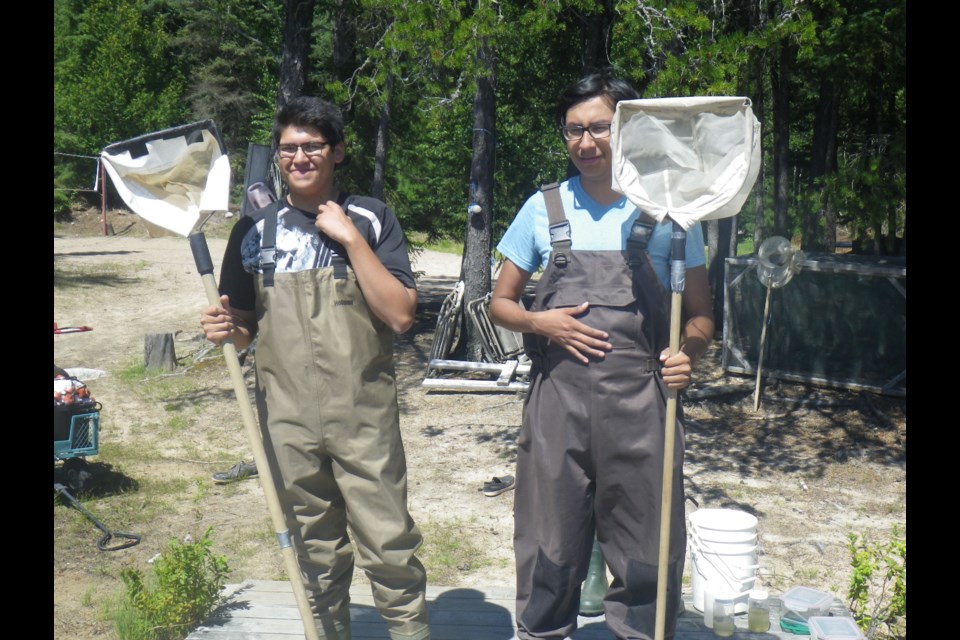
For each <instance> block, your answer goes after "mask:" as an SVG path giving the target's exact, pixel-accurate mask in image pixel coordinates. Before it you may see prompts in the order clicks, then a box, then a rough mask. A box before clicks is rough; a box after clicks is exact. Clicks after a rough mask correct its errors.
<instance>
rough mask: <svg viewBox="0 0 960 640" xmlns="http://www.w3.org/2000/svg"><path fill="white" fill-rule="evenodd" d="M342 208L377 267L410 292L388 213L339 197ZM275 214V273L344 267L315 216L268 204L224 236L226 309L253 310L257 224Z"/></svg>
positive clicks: (374, 204)
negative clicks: (271, 211) (334, 264)
mask: <svg viewBox="0 0 960 640" xmlns="http://www.w3.org/2000/svg"><path fill="white" fill-rule="evenodd" d="M337 204H339V205H340V206H341V207H343V210H344V211H346V213H347V215H348V216H349V217H350V219H351V220H352V221H353V223H354V225H356V227H357V229H358V230H359V231H360V233H361V235H363V236H364V237H365V238H366V239H367V242H369V243H370V248H371V249H373V252H374V253H375V254H376V255H377V257H378V258H380V262H382V263H383V266H384V267H386V268H387V271H389V272H390V273H391V274H393V275H394V276H395V277H396V278H397V279H398V280H399V281H400V282H402V283H403V285H404V286H405V287H408V288H411V289H413V288H416V281H415V280H414V277H413V269H412V268H411V267H410V257H409V256H408V255H407V244H406V240H405V239H404V237H403V230H402V229H401V228H400V223H399V221H398V220H397V217H396V215H394V213H393V211H391V210H390V208H389V207H388V206H387V205H386V204H384V203H383V202H381V201H379V200H377V199H376V198H370V197H366V196H354V195H349V194H341V195H340V197H339V198H338V199H337ZM271 207H274V208H277V209H278V214H277V239H276V254H275V257H274V261H275V263H276V273H288V272H295V271H305V270H307V269H317V268H320V267H327V266H330V264H331V261H332V259H333V257H334V256H335V255H338V256H341V257H342V258H343V259H344V260H346V262H347V264H350V259H349V257H348V256H347V252H346V250H344V248H343V246H342V245H340V243H338V242H335V241H334V240H332V239H330V238H329V237H327V235H326V234H323V233H320V232H319V231H318V230H317V229H316V227H314V220H315V219H316V214H313V213H309V212H307V211H303V210H301V209H297V208H295V207H293V206H291V205H289V204H287V203H286V202H282V201H281V202H274V203H273V204H270V205H267V207H265V208H263V209H260V210H258V211H255V212H253V213H252V214H250V215H249V216H245V217H243V218H241V219H240V220H238V221H237V224H235V225H234V227H233V230H232V231H231V233H230V240H229V241H228V242H227V250H226V252H225V253H224V255H223V266H222V267H221V270H220V293H221V294H225V295H228V296H230V306H231V307H234V308H236V309H241V310H244V311H252V310H253V309H254V308H255V307H256V291H255V288H254V275H255V274H258V273H260V272H261V269H260V238H261V236H262V233H263V219H264V215H265V214H266V212H267V211H268V210H269V209H270V208H271Z"/></svg>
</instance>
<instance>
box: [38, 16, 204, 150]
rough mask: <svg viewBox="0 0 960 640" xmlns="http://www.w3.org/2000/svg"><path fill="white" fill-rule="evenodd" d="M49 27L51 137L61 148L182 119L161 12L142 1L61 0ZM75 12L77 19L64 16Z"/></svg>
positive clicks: (178, 77) (93, 146)
mask: <svg viewBox="0 0 960 640" xmlns="http://www.w3.org/2000/svg"><path fill="white" fill-rule="evenodd" d="M55 8H56V9H57V11H55V15H57V16H59V17H60V19H59V20H58V21H55V26H56V27H58V28H60V29H64V30H65V32H63V31H62V32H59V33H58V32H55V33H54V53H55V55H57V56H58V57H56V58H55V59H54V73H53V79H54V82H53V84H54V101H53V102H54V107H53V109H54V132H55V136H54V140H55V145H56V146H57V147H58V149H57V150H58V151H66V152H72V153H84V154H97V153H99V151H100V150H101V149H102V148H103V147H104V146H106V145H108V144H110V143H112V142H117V141H119V140H123V139H126V138H129V137H133V136H137V135H141V134H144V133H148V132H150V131H154V130H157V129H162V128H164V127H169V126H173V125H177V124H182V119H183V118H184V117H185V116H186V115H187V111H186V109H185V106H184V103H183V101H182V95H183V78H182V73H181V70H180V69H179V67H178V65H177V64H176V62H175V60H174V59H173V58H172V56H171V54H170V51H169V50H168V48H167V47H168V41H169V36H168V34H167V32H166V30H165V27H166V25H165V23H164V17H163V15H162V14H160V13H157V12H156V11H152V10H149V9H148V7H147V5H146V3H145V2H144V0H90V1H89V2H81V1H80V0H76V1H75V2H71V1H70V0H60V1H59V2H57V3H56V4H55ZM71 10H72V11H75V12H77V13H78V15H77V17H76V22H75V24H73V25H71V24H70V22H71V21H69V20H67V19H66V18H64V17H63V13H66V12H68V11H71Z"/></svg>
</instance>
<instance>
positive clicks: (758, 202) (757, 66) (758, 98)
mask: <svg viewBox="0 0 960 640" xmlns="http://www.w3.org/2000/svg"><path fill="white" fill-rule="evenodd" d="M753 82H754V100H753V113H754V115H755V116H756V117H757V120H759V121H760V122H761V127H762V126H763V125H762V123H763V120H764V115H765V113H764V112H765V110H766V104H767V103H766V94H764V92H763V61H762V59H761V58H760V57H757V58H756V60H755V61H754V78H753ZM762 131H763V129H761V132H762ZM760 141H761V144H762V143H763V134H762V133H761V135H760ZM766 165H767V159H766V154H761V155H760V173H758V174H757V183H756V184H755V185H754V187H753V201H754V212H753V246H754V251H756V248H757V247H759V246H760V243H761V242H763V214H764V211H765V209H764V206H763V188H764V187H763V183H764V180H765V174H766ZM733 242H734V249H733V250H732V251H731V252H730V254H731V255H736V254H737V250H736V235H734V239H733Z"/></svg>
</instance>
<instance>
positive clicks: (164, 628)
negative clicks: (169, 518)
mask: <svg viewBox="0 0 960 640" xmlns="http://www.w3.org/2000/svg"><path fill="white" fill-rule="evenodd" d="M212 533H213V527H211V528H209V529H207V531H206V533H205V534H204V535H203V537H202V538H201V539H199V540H197V541H195V542H186V543H183V544H181V543H179V542H177V541H176V540H171V541H170V544H169V546H168V547H167V549H166V550H165V551H164V552H163V553H162V554H161V556H160V557H159V558H158V559H157V560H156V562H154V564H153V574H152V575H150V576H148V577H147V578H145V577H144V575H143V574H142V573H141V572H140V571H139V570H138V569H124V570H123V571H122V572H121V574H120V577H121V579H122V580H123V583H124V585H125V587H126V592H125V596H124V598H123V601H122V603H121V606H119V607H118V608H117V610H116V611H115V612H114V614H113V621H114V628H115V629H116V631H117V635H118V636H119V637H120V639H121V640H182V639H183V638H185V637H186V636H187V635H188V634H189V633H190V631H192V630H193V629H195V628H196V627H197V626H198V625H199V624H200V623H201V622H203V620H204V618H206V617H207V616H208V615H209V614H210V613H212V612H213V611H214V610H215V609H216V608H217V607H218V606H219V605H220V604H221V602H222V600H223V596H222V594H221V590H222V589H223V584H224V581H225V580H226V577H227V574H228V573H229V568H228V566H227V559H226V557H225V556H222V555H217V554H214V553H213V551H212V549H211V547H212V545H213V540H212V538H211V535H212Z"/></svg>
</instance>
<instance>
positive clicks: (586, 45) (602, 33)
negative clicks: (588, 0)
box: [580, 0, 614, 72]
mask: <svg viewBox="0 0 960 640" xmlns="http://www.w3.org/2000/svg"><path fill="white" fill-rule="evenodd" d="M599 4H600V5H601V10H600V12H599V13H593V12H591V13H589V14H587V15H585V16H583V17H582V19H581V25H580V51H581V60H582V66H583V69H582V70H583V71H584V72H587V71H592V70H594V69H598V68H601V67H605V66H608V65H609V64H610V43H611V38H610V34H611V28H612V26H613V20H614V13H613V7H612V2H611V0H601V2H600V3H599Z"/></svg>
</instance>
